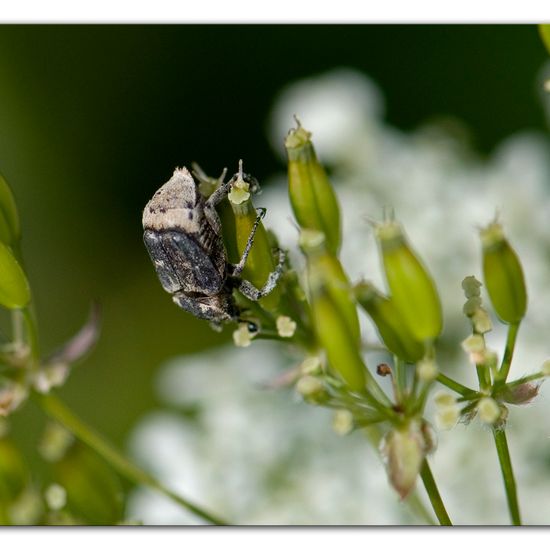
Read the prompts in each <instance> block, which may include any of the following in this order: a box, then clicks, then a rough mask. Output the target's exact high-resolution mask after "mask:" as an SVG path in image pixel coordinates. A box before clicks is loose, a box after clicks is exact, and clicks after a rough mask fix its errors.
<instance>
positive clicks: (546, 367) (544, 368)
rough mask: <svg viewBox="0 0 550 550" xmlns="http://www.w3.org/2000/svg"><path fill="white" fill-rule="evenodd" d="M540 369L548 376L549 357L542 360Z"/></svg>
mask: <svg viewBox="0 0 550 550" xmlns="http://www.w3.org/2000/svg"><path fill="white" fill-rule="evenodd" d="M540 370H541V372H542V374H543V375H544V376H550V359H547V360H546V361H544V363H543V364H542V367H541V369H540Z"/></svg>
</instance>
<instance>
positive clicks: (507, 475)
mask: <svg viewBox="0 0 550 550" xmlns="http://www.w3.org/2000/svg"><path fill="white" fill-rule="evenodd" d="M493 437H494V438H495V445H496V448H497V454H498V460H499V462H500V469H501V471H502V479H503V481H504V489H505V490H506V498H507V500H508V509H509V510H510V518H511V519H512V524H513V525H521V516H520V513H519V504H518V495H517V490H516V480H515V478H514V471H513V470H512V461H511V459H510V451H509V450H508V441H507V440H506V432H505V431H504V430H503V429H502V430H499V429H496V428H493Z"/></svg>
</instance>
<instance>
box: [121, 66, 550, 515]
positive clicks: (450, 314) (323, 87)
mask: <svg viewBox="0 0 550 550" xmlns="http://www.w3.org/2000/svg"><path fill="white" fill-rule="evenodd" d="M294 113H296V114H298V116H299V117H300V119H301V121H302V123H303V125H304V127H305V128H307V129H308V130H310V131H311V132H312V133H313V142H314V144H315V146H316V149H317V152H318V154H319V157H320V159H321V161H323V162H324V163H326V164H327V165H328V166H329V167H330V168H331V171H332V176H333V177H332V179H333V182H334V183H335V187H336V191H337V194H338V197H339V200H340V203H341V207H342V212H343V223H344V228H343V230H344V244H343V250H342V261H343V264H344V266H345V267H346V269H347V270H348V273H349V274H350V276H351V277H352V279H354V280H356V279H358V278H359V277H365V278H367V279H370V280H373V281H374V282H375V283H376V284H377V285H379V286H380V287H381V288H383V287H384V282H383V279H382V276H381V270H380V266H379V259H378V255H377V250H376V245H375V241H374V238H373V235H372V230H371V229H370V227H369V225H368V223H367V221H366V218H367V217H370V218H374V219H380V218H381V212H382V207H383V206H386V205H390V206H392V207H393V208H394V209H395V213H396V217H397V219H398V220H399V221H400V222H402V223H403V225H404V227H405V230H406V232H407V234H408V236H409V238H410V240H411V242H412V244H413V246H414V248H415V249H416V250H417V251H418V252H419V254H420V256H421V257H422V258H423V259H424V261H425V262H426V264H427V265H428V267H429V269H430V271H431V272H432V274H433V276H434V278H435V280H436V282H437V286H438V288H439V291H440V294H441V296H442V300H443V307H444V312H445V331H444V335H443V338H442V343H441V345H442V346H446V348H445V349H446V352H448V353H446V354H445V359H444V360H443V359H438V368H439V369H440V370H441V371H442V372H447V373H449V374H452V375H453V376H455V377H456V378H457V379H458V380H459V381H461V382H463V383H466V384H471V385H472V386H474V385H475V380H476V377H475V369H474V368H473V366H472V365H471V364H469V363H468V361H467V358H465V357H464V355H463V354H461V353H460V342H461V341H462V340H464V338H466V337H467V336H468V331H469V326H470V325H469V321H468V320H467V319H466V317H465V316H464V315H463V313H462V306H463V303H464V294H463V292H462V289H461V281H462V280H463V278H464V277H465V276H467V275H475V276H476V277H477V278H478V279H480V280H481V279H482V277H481V266H480V258H481V250H480V243H479V238H478V235H477V227H479V226H481V225H484V224H486V223H487V222H489V221H490V220H491V219H493V218H494V216H495V212H496V211H497V210H498V212H499V214H500V219H501V220H502V223H503V226H504V229H505V231H506V234H507V236H508V237H509V240H510V241H511V243H512V245H513V246H514V248H515V249H516V250H517V252H518V254H519V256H520V258H521V260H522V263H523V266H524V270H525V275H526V281H527V288H528V292H529V296H530V298H531V299H530V303H529V309H528V314H527V317H526V319H525V322H524V323H523V326H522V329H521V331H520V335H519V341H518V346H517V348H516V355H515V359H514V363H513V366H512V371H511V376H512V377H514V376H519V375H522V374H530V373H532V372H534V371H536V370H538V369H539V367H540V365H541V364H542V363H543V361H544V359H546V358H547V357H548V356H549V355H550V343H549V342H548V337H547V327H548V326H550V307H548V306H549V304H550V262H549V261H548V257H549V253H550V231H549V230H548V221H547V220H548V216H549V213H550V186H549V185H548V183H549V182H550V145H549V142H548V140H547V139H546V138H545V137H543V136H539V135H535V134H533V133H523V134H517V135H514V136H511V137H510V138H509V139H507V140H506V141H505V142H503V143H502V144H500V146H499V147H497V148H496V149H495V150H494V151H493V153H492V154H491V155H490V156H489V158H487V159H482V158H480V157H478V156H476V154H475V153H474V152H473V151H472V150H471V148H470V146H469V145H468V143H467V141H466V140H465V139H464V137H463V136H464V135H465V132H464V131H463V128H462V127H461V125H460V124H459V123H458V122H457V121H455V120H452V119H447V120H441V121H440V123H439V124H435V123H434V124H432V125H429V126H425V127H422V128H419V129H417V130H415V131H413V132H410V133H404V132H400V131H399V130H397V129H395V128H393V127H391V126H389V125H388V124H387V123H385V122H384V119H383V100H382V96H381V93H380V91H379V90H378V89H377V88H376V86H375V85H374V84H373V83H372V82H371V81H370V80H368V79H367V78H366V77H364V76H362V75H360V74H358V73H356V72H353V71H351V70H347V69H346V70H344V69H342V70H337V71H334V72H331V73H328V74H325V75H321V76H319V77H316V78H311V79H308V80H304V81H301V82H298V83H296V84H294V85H292V86H290V87H289V88H288V89H287V90H284V91H283V92H282V93H281V95H280V97H279V99H278V102H277V103H276V106H275V108H274V111H273V114H272V121H271V129H272V130H271V131H272V136H273V143H274V146H275V148H276V149H277V151H279V152H281V154H283V153H284V150H283V138H284V136H285V135H286V132H287V131H288V128H289V125H290V124H292V115H293V114H294ZM261 206H265V207H267V209H268V216H267V218H266V223H267V225H268V226H270V225H271V227H272V229H274V230H275V232H276V233H277V235H278V237H279V239H280V242H281V244H282V246H283V247H288V248H290V250H291V253H292V251H294V252H295V251H296V238H297V235H296V230H295V227H294V226H293V225H292V223H291V221H290V219H291V211H290V206H289V204H288V197H287V193H286V183H285V178H284V175H280V176H277V177H274V181H273V182H271V185H266V187H265V192H264V194H263V195H262V196H261ZM274 220H275V221H274ZM274 224H276V225H274ZM292 259H293V261H295V263H296V264H298V265H299V264H300V262H301V259H300V257H299V255H298V254H297V253H295V254H294V255H293V256H292ZM481 290H482V298H483V303H484V305H485V306H486V309H487V310H490V302H489V299H488V297H487V295H486V293H485V292H484V289H483V287H482V289H481ZM493 320H494V322H493V326H494V330H493V331H492V332H489V333H488V334H486V338H487V342H488V345H490V346H491V348H492V349H496V350H502V349H503V343H504V334H505V332H504V330H503V328H502V326H501V325H500V324H499V322H498V321H497V320H496V319H494V317H493ZM363 322H364V324H365V334H366V337H367V339H368V340H374V339H376V334H375V332H374V330H373V328H372V326H371V325H370V324H369V323H368V322H367V321H366V320H365V319H363ZM281 349H282V346H280V345H279V346H277V347H274V346H272V345H268V344H266V343H265V342H260V341H254V342H253V343H252V345H251V346H250V347H249V348H247V349H237V348H231V347H230V348H228V349H224V350H222V351H219V350H216V351H212V352H209V353H204V354H201V355H199V356H194V357H189V356H186V357H181V358H178V359H175V360H174V361H172V362H170V364H168V365H166V366H165V367H164V368H163V369H162V370H161V373H160V377H159V393H160V396H161V398H162V400H163V401H164V402H166V403H167V405H169V406H170V407H171V409H172V412H167V411H163V412H157V413H152V414H150V415H149V416H148V417H147V418H145V419H144V420H143V421H142V422H141V423H140V424H139V425H138V427H137V428H136V430H135V433H134V436H133V443H132V446H133V449H134V452H135V455H136V457H137V458H138V459H140V460H141V462H143V463H144V464H145V465H146V466H147V467H148V468H150V469H151V470H152V471H153V472H155V473H156V474H157V475H159V476H160V477H161V478H162V479H163V480H164V481H165V482H166V483H167V484H168V485H170V486H171V487H173V488H174V489H176V490H181V492H182V493H183V494H186V495H190V496H193V497H195V499H196V500H197V501H198V502H201V503H203V504H204V505H205V506H207V507H208V508H210V509H212V510H213V511H215V512H217V513H219V514H225V515H226V516H227V517H229V518H230V519H231V520H232V521H234V522H236V523H245V524H354V523H359V524H360V523H363V524H400V523H411V522H414V521H415V520H414V519H413V518H411V516H410V515H408V512H407V510H406V508H405V506H404V505H403V504H399V503H398V500H397V497H396V495H395V494H394V493H393V492H392V490H391V489H390V488H389V486H388V484H387V479H386V475H385V472H384V470H383V469H382V466H381V464H380V462H379V459H378V458H377V456H376V454H375V453H374V452H373V451H372V450H371V449H370V448H369V446H368V444H366V442H365V440H364V439H363V437H362V435H361V434H360V433H354V434H351V435H348V436H346V437H344V438H342V437H337V436H336V435H335V434H334V433H333V432H332V431H331V428H330V424H331V419H330V413H329V412H328V411H325V410H322V409H317V408H314V407H311V406H306V405H304V404H302V403H299V402H296V401H295V400H293V399H292V395H291V394H290V393H289V392H288V391H282V390H276V391H274V390H266V389H262V387H260V386H259V384H261V383H264V382H266V381H267V380H269V378H270V376H273V377H274V376H276V375H277V373H278V374H280V373H281V372H282V371H283V370H284V369H285V368H290V367H293V366H296V365H297V364H298V363H299V362H300V361H301V359H303V358H299V357H295V358H289V357H284V356H282V353H283V352H281ZM451 350H454V353H451ZM453 358H454V359H453ZM367 359H368V356H367ZM371 364H375V363H374V361H371ZM544 393H545V392H544V390H543V392H542V395H541V396H540V397H539V398H538V399H537V400H535V402H534V404H533V405H531V406H530V407H528V408H525V407H524V408H514V407H512V410H511V414H510V417H509V444H510V452H511V455H512V460H513V464H514V468H515V471H516V477H517V482H518V487H519V498H520V504H521V506H522V511H523V515H524V518H525V521H526V522H527V523H543V524H548V523H550V515H549V512H548V506H547V505H546V504H547V495H548V494H549V493H550V466H549V465H550V438H549V436H550V427H549V426H550V425H549V424H548V422H547V418H548V417H549V413H550V399H548V397H547V396H545V394H544ZM178 408H179V409H180V410H178ZM182 411H183V412H187V417H186V416H185V415H183V414H182ZM430 414H431V415H432V416H431V417H430ZM433 416H434V414H433V409H429V410H428V418H433ZM188 417H189V418H192V419H194V420H191V419H187V418H188ZM439 438H440V441H439V448H438V449H437V451H436V452H435V454H434V455H433V458H432V462H433V470H434V475H435V477H436V480H437V482H438V484H439V485H440V490H441V492H442V495H443V498H444V500H445V502H446V505H447V509H448V512H449V514H450V516H451V519H453V521H454V522H455V523H457V524H461V523H462V524H468V523H469V524H476V523H477V524H500V523H502V524H505V523H507V522H508V514H507V508H506V503H505V497H504V489H503V486H502V483H501V479H500V470H499V468H498V463H497V458H496V452H495V449H494V445H493V442H492V438H491V434H490V432H489V430H488V429H487V428H484V427H483V426H482V425H481V424H479V423H477V422H473V423H472V424H471V425H470V426H468V427H465V426H463V425H459V426H457V427H455V428H453V429H451V430H450V431H445V432H440V434H439ZM419 489H420V491H421V488H419ZM130 514H131V516H132V517H134V518H136V519H141V520H143V521H144V522H145V523H163V524H168V523H180V522H186V521H192V519H191V517H190V516H186V515H185V514H184V513H182V512H181V511H179V510H177V509H176V508H175V507H173V506H172V505H171V504H170V503H168V502H166V500H165V499H162V498H161V497H157V496H155V495H153V494H151V493H149V492H148V491H145V490H142V489H139V490H137V491H136V493H135V495H134V498H133V499H132V502H131V507H130Z"/></svg>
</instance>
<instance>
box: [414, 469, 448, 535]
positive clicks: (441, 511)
mask: <svg viewBox="0 0 550 550" xmlns="http://www.w3.org/2000/svg"><path fill="white" fill-rule="evenodd" d="M420 477H421V478H422V482H423V483H424V487H425V489H426V492H427V493H428V497H429V499H430V502H431V503H432V507H433V509H434V512H435V515H436V516H437V519H438V520H439V524H440V525H452V523H451V518H449V515H448V514H447V510H445V505H444V504H443V500H441V495H440V494H439V489H438V488H437V485H436V483H435V479H434V476H433V474H432V471H431V469H430V465H429V464H428V460H427V459H424V463H423V464H422V469H421V470H420Z"/></svg>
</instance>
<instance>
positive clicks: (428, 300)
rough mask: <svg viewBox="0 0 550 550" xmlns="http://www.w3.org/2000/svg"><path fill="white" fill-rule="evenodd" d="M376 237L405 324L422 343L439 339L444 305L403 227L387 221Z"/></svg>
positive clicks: (394, 299) (378, 230)
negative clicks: (410, 244) (442, 306)
mask: <svg viewBox="0 0 550 550" xmlns="http://www.w3.org/2000/svg"><path fill="white" fill-rule="evenodd" d="M376 237H377V239H378V242H379V244H380V249H381V252H382V261H383V265H384V271H385V274H386V279H387V281H388V286H389V289H390V294H391V297H392V299H393V301H394V303H395V306H396V308H397V310H398V311H399V312H400V314H401V317H402V319H403V321H404V323H405V324H406V325H407V327H408V328H409V330H410V331H411V333H412V334H413V336H414V337H415V338H416V339H417V340H418V341H420V342H426V341H432V340H434V339H436V338H437V337H438V336H439V334H440V332H441V329H442V328H443V316H442V310H441V302H440V300H439V295H438V293H437V290H436V287H435V284H434V282H433V280H432V278H431V276H430V274H429V273H428V271H427V270H426V268H425V267H424V266H423V264H422V262H421V261H420V260H419V259H418V257H417V256H416V254H415V253H414V252H413V250H412V249H411V247H410V246H409V244H408V242H407V239H406V237H405V235H404V233H403V230H402V228H401V226H400V225H399V224H398V223H396V222H395V221H386V222H384V223H382V224H380V225H378V226H377V227H376Z"/></svg>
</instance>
